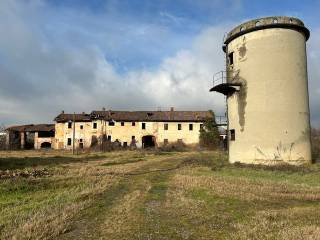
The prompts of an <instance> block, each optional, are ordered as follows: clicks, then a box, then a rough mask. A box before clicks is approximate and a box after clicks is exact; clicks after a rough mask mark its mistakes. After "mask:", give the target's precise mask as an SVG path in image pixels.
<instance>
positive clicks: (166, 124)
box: [7, 108, 212, 149]
mask: <svg viewBox="0 0 320 240" xmlns="http://www.w3.org/2000/svg"><path fill="white" fill-rule="evenodd" d="M210 117H212V115H211V113H210V112H209V111H175V110H174V109H173V108H171V109H170V111H113V110H104V109H103V110H102V111H92V112H91V113H90V114H87V113H80V114H68V113H64V112H63V111H62V112H61V113H60V114H59V115H58V116H57V117H56V118H55V119H54V121H55V124H47V125H46V124H40V125H23V126H13V127H10V128H8V129H7V146H8V148H9V149H28V148H29V149H30V148H34V149H40V148H48V147H49V148H53V149H72V148H73V147H74V148H76V149H86V148H90V147H92V146H95V145H98V146H99V145H102V144H103V143H111V142H116V143H117V144H118V145H119V146H120V145H121V146H123V147H129V146H135V147H138V148H146V147H155V146H163V145H166V144H170V143H175V142H181V143H183V144H186V145H196V144H198V143H199V135H200V129H201V128H202V126H203V123H204V121H205V119H206V118H210Z"/></svg>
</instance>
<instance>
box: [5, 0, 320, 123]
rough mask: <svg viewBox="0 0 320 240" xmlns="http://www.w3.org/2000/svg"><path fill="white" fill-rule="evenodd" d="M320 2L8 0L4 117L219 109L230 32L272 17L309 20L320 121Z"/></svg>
mask: <svg viewBox="0 0 320 240" xmlns="http://www.w3.org/2000/svg"><path fill="white" fill-rule="evenodd" d="M319 12H320V1H319V0H318V1H317V0H314V1H311V0H304V1H300V0H290V1H289V0H283V1H278V0H269V1H253V0H251V1H246V0H198V1H194V0H174V1H173V0H118V1H117V0H110V1H108V0H106V1H104V0H90V1H88V0H0V36H1V37H0V124H1V123H2V124H6V125H10V124H20V123H44V122H52V120H53V118H54V117H55V116H56V115H57V114H59V113H60V111H61V110H65V111H66V112H74V111H76V112H82V111H85V112H90V111H91V110H99V109H101V108H102V107H106V108H107V109H110V108H112V109H120V110H143V109H153V110H155V109H159V108H161V109H167V108H169V107H170V106H174V107H176V108H177V109H181V110H187V109H190V110H196V109H201V110H208V109H213V110H214V111H216V112H217V114H218V115H219V114H224V105H225V104H224V99H223V97H222V96H219V95H218V94H212V93H209V92H208V89H209V88H210V87H211V79H212V74H213V73H215V72H218V71H220V70H222V69H223V66H224V58H223V52H222V50H221V45H222V39H223V35H224V34H225V32H227V31H228V30H230V29H231V28H232V27H234V26H235V25H238V24H239V23H240V22H243V21H246V20H249V19H252V18H257V17H262V16H270V15H289V16H294V17H298V18H301V19H302V20H303V21H304V22H305V24H306V26H307V27H308V28H309V29H310V31H311V38H310V40H309V41H308V43H307V49H308V70H309V90H310V105H311V114H312V124H313V125H314V126H318V127H319V126H320V97H319V96H320V21H319Z"/></svg>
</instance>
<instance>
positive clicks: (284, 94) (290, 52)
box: [211, 17, 311, 164]
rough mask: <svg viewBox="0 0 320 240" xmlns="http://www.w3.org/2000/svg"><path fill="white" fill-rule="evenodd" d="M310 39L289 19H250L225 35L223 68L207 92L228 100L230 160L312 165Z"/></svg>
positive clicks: (300, 27)
mask: <svg viewBox="0 0 320 240" xmlns="http://www.w3.org/2000/svg"><path fill="white" fill-rule="evenodd" d="M308 38H309V31H308V29H307V28H306V27H305V26H304V24H303V22H302V21H300V20H299V19H296V18H290V17H269V18H262V19H256V20H252V21H249V22H246V23H243V24H241V25H239V26H237V27H236V28H234V29H233V30H232V31H231V32H229V33H228V34H227V36H226V38H225V42H224V47H223V49H224V51H225V53H226V62H227V69H226V71H225V72H222V73H221V75H222V77H220V78H219V80H220V82H219V81H218V82H216V83H214V87H213V88H212V89H211V90H212V91H217V92H220V93H223V94H225V95H226V96H227V106H228V109H227V115H228V143H229V160H230V162H232V163H233V162H244V163H267V164H271V163H277V162H282V161H285V162H289V163H308V162H310V161H311V147H310V120H309V114H310V112H309V98H308V76H307V57H306V41H307V40H308Z"/></svg>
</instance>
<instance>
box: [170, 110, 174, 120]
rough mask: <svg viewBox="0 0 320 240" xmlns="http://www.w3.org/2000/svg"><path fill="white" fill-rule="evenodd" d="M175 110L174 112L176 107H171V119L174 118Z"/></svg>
mask: <svg viewBox="0 0 320 240" xmlns="http://www.w3.org/2000/svg"><path fill="white" fill-rule="evenodd" d="M173 112H174V107H171V108H170V117H169V118H170V120H173V119H174V115H173V114H174V113H173Z"/></svg>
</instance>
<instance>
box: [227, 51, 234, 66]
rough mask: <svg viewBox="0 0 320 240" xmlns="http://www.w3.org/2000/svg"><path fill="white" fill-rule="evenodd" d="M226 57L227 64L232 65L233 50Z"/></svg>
mask: <svg viewBox="0 0 320 240" xmlns="http://www.w3.org/2000/svg"><path fill="white" fill-rule="evenodd" d="M228 59H229V65H233V52H231V53H229V55H228Z"/></svg>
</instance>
